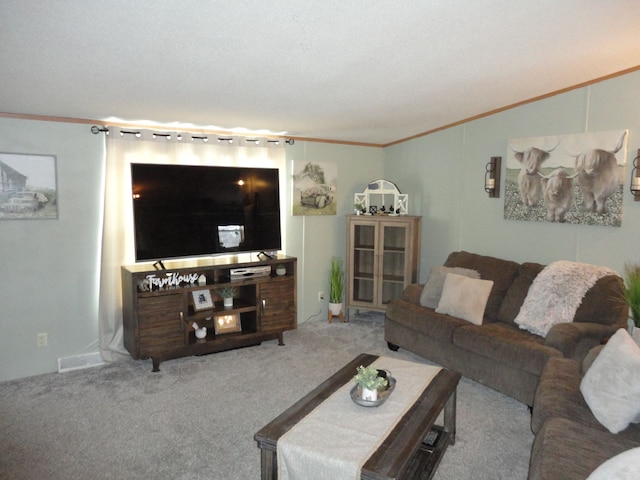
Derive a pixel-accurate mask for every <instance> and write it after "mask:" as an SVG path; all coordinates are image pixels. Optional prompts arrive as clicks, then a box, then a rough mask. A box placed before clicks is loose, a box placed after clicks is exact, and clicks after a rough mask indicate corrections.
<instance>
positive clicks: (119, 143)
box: [99, 128, 286, 361]
mask: <svg viewBox="0 0 640 480" xmlns="http://www.w3.org/2000/svg"><path fill="white" fill-rule="evenodd" d="M139 132H140V136H139V137H137V136H136V135H132V134H125V135H123V136H121V135H120V130H118V129H114V128H112V129H111V132H110V133H111V134H110V135H109V136H107V140H106V143H107V159H106V171H105V188H104V216H103V232H102V258H101V265H100V302H99V324H100V352H101V355H102V357H103V358H104V359H105V360H106V361H116V360H119V359H123V358H128V357H129V354H128V353H127V351H126V350H125V348H124V344H123V327H122V286H121V277H120V269H121V267H122V266H123V265H129V264H132V263H135V249H134V244H133V242H134V238H133V206H132V193H131V170H130V165H131V163H174V164H183V165H225V166H238V167H240V166H242V167H268V168H279V169H280V195H281V202H280V203H281V205H283V204H285V203H286V202H284V199H283V198H282V195H283V194H285V192H286V190H285V185H286V178H285V149H284V148H282V147H281V146H280V147H273V146H272V147H263V146H249V145H253V144H250V143H247V146H231V145H229V144H228V143H226V142H225V143H224V144H222V145H221V144H219V143H218V142H217V138H216V137H213V138H212V140H213V141H214V142H212V143H204V142H202V140H198V139H196V140H192V139H191V135H189V134H183V140H181V141H179V140H177V139H176V135H175V134H174V135H172V138H171V140H167V139H166V138H165V137H161V136H160V137H158V138H153V132H151V131H146V130H141V131H139ZM240 140H242V139H240ZM262 143H263V144H264V143H265V142H262ZM236 144H237V142H236ZM284 213H285V212H281V217H282V219H283V220H284V219H285V218H286V215H285V214H284ZM282 231H283V232H284V231H285V229H284V225H283V226H282Z"/></svg>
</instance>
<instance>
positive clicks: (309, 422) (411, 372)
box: [277, 357, 441, 480]
mask: <svg viewBox="0 0 640 480" xmlns="http://www.w3.org/2000/svg"><path fill="white" fill-rule="evenodd" d="M372 365H375V366H376V368H379V369H385V370H389V371H390V372H391V376H392V377H394V378H395V379H396V382H397V383H396V387H395V389H394V391H393V393H392V394H391V395H390V396H389V398H388V399H387V401H386V402H385V403H383V404H382V405H380V406H379V407H362V406H360V405H356V404H355V403H354V402H353V400H351V395H350V393H349V392H350V391H351V389H352V388H353V386H354V385H355V384H354V382H353V381H350V382H348V383H347V384H346V385H344V386H343V387H341V388H340V389H338V390H337V391H336V392H335V393H334V394H333V395H332V396H330V397H329V398H328V399H327V400H325V401H324V402H322V403H321V404H320V405H319V406H318V407H316V408H315V409H314V410H313V411H312V412H311V413H309V415H307V416H306V417H305V418H303V419H302V420H301V421H300V422H298V424H297V425H296V426H295V427H294V428H292V429H291V430H290V431H289V432H287V433H286V434H285V435H283V436H282V437H281V438H280V439H279V440H278V444H277V458H278V479H279V480H358V479H359V478H360V470H361V468H362V465H364V463H365V462H366V461H367V459H368V458H369V457H370V456H371V455H372V454H373V452H375V451H376V449H377V448H378V447H379V445H380V444H381V443H382V441H383V440H384V439H385V438H386V437H387V435H388V434H389V433H390V432H391V430H392V429H393V428H394V426H395V425H396V423H397V422H398V421H399V420H400V419H401V418H402V416H403V415H404V414H405V413H406V411H407V410H409V408H411V406H412V405H413V403H414V402H415V401H416V399H417V398H418V397H419V396H420V395H421V394H422V392H423V391H424V389H425V388H426V387H427V385H429V383H430V382H431V380H432V379H433V378H434V377H435V376H436V374H437V373H438V372H439V371H440V370H441V369H440V367H433V366H430V365H424V364H420V363H414V362H408V361H405V360H398V359H394V358H388V357H380V358H378V359H377V360H376V361H375V362H373V364H372ZM353 374H354V375H355V374H356V372H355V371H354V372H353Z"/></svg>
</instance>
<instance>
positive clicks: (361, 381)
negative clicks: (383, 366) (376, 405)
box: [353, 365, 388, 401]
mask: <svg viewBox="0 0 640 480" xmlns="http://www.w3.org/2000/svg"><path fill="white" fill-rule="evenodd" d="M356 371H357V373H356V375H355V376H354V377H353V379H354V380H355V382H356V384H358V385H359V386H360V388H361V389H362V395H361V397H362V400H369V401H376V400H378V390H379V389H381V388H385V387H386V386H387V385H388V381H387V379H386V378H384V377H381V376H380V374H379V372H378V369H377V368H376V367H374V366H372V365H369V366H368V367H363V366H362V365H360V366H359V367H358V368H357V369H356Z"/></svg>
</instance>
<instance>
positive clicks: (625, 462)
mask: <svg viewBox="0 0 640 480" xmlns="http://www.w3.org/2000/svg"><path fill="white" fill-rule="evenodd" d="M639 478H640V447H638V448H632V449H631V450H627V451H626V452H622V453H619V454H618V455H616V456H615V457H612V458H610V459H609V460H607V461H606V462H604V463H603V464H602V465H600V466H599V467H598V468H596V469H595V470H594V471H593V472H591V475H589V476H588V477H587V480H638V479H639Z"/></svg>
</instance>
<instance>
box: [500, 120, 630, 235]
mask: <svg viewBox="0 0 640 480" xmlns="http://www.w3.org/2000/svg"><path fill="white" fill-rule="evenodd" d="M627 137H628V131H627V130H614V131H607V132H592V133H576V134H570V135H552V136H546V137H528V138H515V139H511V140H509V143H508V148H507V157H506V158H507V165H506V172H505V201H504V218H505V219H507V220H527V221H534V222H552V223H556V224H577V225H598V226H609V227H619V226H621V225H622V200H623V198H624V195H623V192H624V185H625V165H626V157H627Z"/></svg>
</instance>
